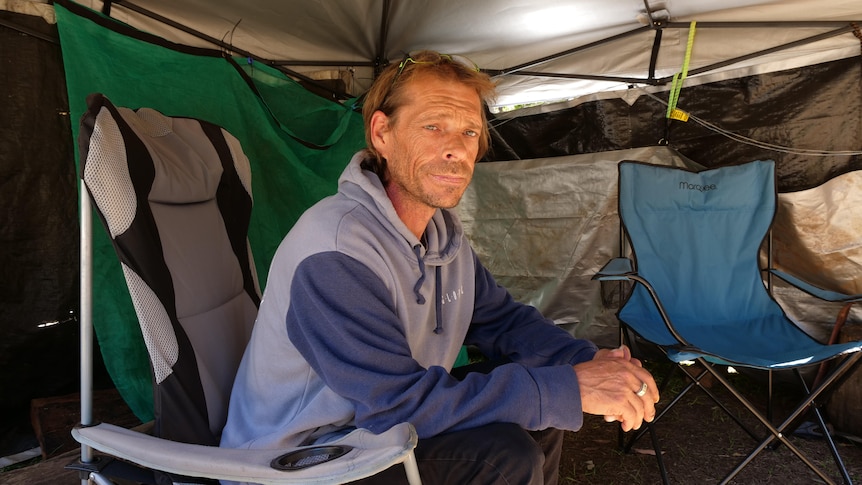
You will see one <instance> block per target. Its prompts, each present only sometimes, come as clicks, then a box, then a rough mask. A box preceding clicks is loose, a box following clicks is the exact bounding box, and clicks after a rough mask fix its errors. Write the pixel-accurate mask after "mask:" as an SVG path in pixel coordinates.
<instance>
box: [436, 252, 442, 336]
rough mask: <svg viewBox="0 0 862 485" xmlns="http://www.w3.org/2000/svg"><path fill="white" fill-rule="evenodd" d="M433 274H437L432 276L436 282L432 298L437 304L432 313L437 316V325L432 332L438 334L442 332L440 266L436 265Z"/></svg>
mask: <svg viewBox="0 0 862 485" xmlns="http://www.w3.org/2000/svg"><path fill="white" fill-rule="evenodd" d="M434 274H435V276H437V277H436V278H434V279H435V280H436V281H437V284H436V285H435V286H436V288H435V290H436V293H434V300H435V301H436V302H437V306H436V307H435V308H434V314H435V315H436V317H437V326H436V327H434V333H436V334H437V335H440V334H441V333H443V299H442V298H440V293H441V290H440V285H441V284H442V283H441V282H440V280H441V278H440V266H437V268H436V272H435V273H434Z"/></svg>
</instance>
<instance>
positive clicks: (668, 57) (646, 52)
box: [0, 0, 862, 106]
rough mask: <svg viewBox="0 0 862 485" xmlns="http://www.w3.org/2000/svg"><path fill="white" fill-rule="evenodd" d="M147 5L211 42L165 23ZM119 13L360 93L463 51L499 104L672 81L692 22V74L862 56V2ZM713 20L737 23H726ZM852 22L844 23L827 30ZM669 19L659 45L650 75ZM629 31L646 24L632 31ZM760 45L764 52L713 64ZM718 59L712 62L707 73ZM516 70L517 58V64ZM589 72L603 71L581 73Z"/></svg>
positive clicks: (578, 1) (213, 8) (164, 32)
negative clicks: (428, 55)
mask: <svg viewBox="0 0 862 485" xmlns="http://www.w3.org/2000/svg"><path fill="white" fill-rule="evenodd" d="M0 1H2V0H0ZM5 1H6V2H7V3H9V4H12V3H16V2H14V1H13V0H5ZM20 1H21V0H19V2H20ZM81 3H82V4H84V5H86V6H88V7H91V8H93V9H97V10H101V9H102V7H103V2H102V1H100V0H82V1H81ZM386 6H388V7H389V9H388V11H386V10H385V8H386ZM647 6H649V12H647ZM138 7H140V8H138ZM141 9H144V10H146V11H148V12H152V13H153V14H155V16H157V17H161V18H163V19H167V20H168V22H173V23H175V25H176V26H185V27H187V28H189V29H191V30H193V31H196V32H199V33H201V34H203V35H204V36H208V37H209V40H204V39H201V38H200V37H195V36H193V35H191V34H189V33H187V32H183V31H181V30H179V29H178V28H177V27H174V26H170V25H168V23H165V22H164V21H162V20H155V19H153V18H151V17H152V16H147V15H145V14H144V13H141ZM110 15H111V16H112V17H114V18H117V19H119V20H121V21H123V22H126V23H128V24H130V25H132V26H133V27H136V28H139V29H141V30H144V31H148V32H151V33H154V34H156V35H159V36H162V37H164V38H166V39H168V40H171V41H175V42H178V43H182V44H188V45H195V46H202V47H210V48H212V47H216V46H217V44H219V43H223V45H222V46H221V48H224V49H226V50H229V47H225V46H232V47H233V49H234V50H233V52H232V53H240V54H243V55H245V54H250V55H252V56H253V57H254V58H256V59H258V60H261V61H264V62H265V61H267V60H268V61H276V62H281V61H283V62H284V63H285V67H286V68H288V69H290V70H292V71H294V72H296V73H300V74H302V75H306V76H309V77H311V78H315V79H333V78H341V79H343V80H345V81H346V83H347V90H348V91H349V93H350V94H352V95H358V94H360V93H361V92H363V91H364V90H365V89H366V88H367V87H368V85H369V83H370V81H371V79H372V78H373V69H372V67H371V66H373V65H374V64H375V63H385V62H387V61H395V62H397V60H398V59H400V58H401V57H402V56H403V55H404V53H405V52H411V51H415V50H418V49H422V48H430V49H434V50H438V51H441V52H447V53H453V54H461V55H465V56H467V57H469V58H471V59H473V60H474V61H475V62H476V63H477V64H478V65H479V66H480V67H481V68H482V69H487V70H490V71H505V72H507V74H503V75H500V76H499V77H498V81H499V86H500V89H499V92H500V95H499V97H498V99H497V100H496V102H495V103H494V104H495V106H508V105H516V104H528V103H537V102H550V101H559V100H563V99H573V98H578V97H581V96H586V95H594V94H595V93H608V92H615V93H614V94H612V95H613V96H618V95H621V94H620V93H619V91H620V90H622V91H623V92H625V89H626V88H627V87H628V86H630V85H634V86H648V85H650V84H654V83H653V82H652V81H650V79H663V78H664V79H665V80H666V79H667V78H668V77H671V76H672V75H673V74H674V73H675V72H678V71H680V70H681V68H682V66H683V60H684V58H685V52H686V45H687V40H688V36H689V22H691V21H697V22H698V24H697V25H698V26H697V28H696V34H695V36H694V43H693V46H692V53H691V59H690V64H689V66H688V69H689V77H688V80H687V81H686V83H687V85H690V84H693V83H699V82H705V81H714V80H717V79H722V78H729V77H739V76H744V75H751V74H756V73H763V72H768V71H775V70H781V69H788V68H792V67H798V66H802V65H808V64H814V63H819V62H825V61H828V60H835V59H840V58H844V57H849V56H855V55H859V53H860V40H859V39H857V38H856V37H854V35H853V32H852V29H851V28H850V27H849V26H848V25H849V21H853V20H857V21H858V20H862V2H859V1H858V0H830V1H829V2H824V1H822V0H781V1H776V0H723V1H720V2H717V1H714V0H684V1H683V0H676V1H674V0H668V1H662V2H657V1H655V0H565V1H564V0H468V1H464V0H389V1H387V0H326V1H314V2H311V1H306V0H252V1H249V0H221V1H219V2H207V1H202V0H132V2H127V1H119V2H114V3H112V4H111V9H110ZM716 22H722V23H724V22H734V23H736V24H733V26H727V27H717V26H716V24H715V23H716ZM759 22H791V23H789V24H780V25H779V24H771V25H763V24H760V23H759ZM824 22H833V23H824ZM739 23H744V24H739ZM650 26H653V27H662V28H661V29H659V28H650ZM841 28H843V29H844V31H843V33H841V34H838V35H835V36H830V34H826V33H828V32H835V31H836V29H841ZM638 29H640V30H639V31H638ZM658 30H661V31H662V40H661V46H660V49H659V50H658V53H657V55H656V57H655V62H654V74H652V75H650V65H651V55H652V52H653V44H654V40H655V38H656V32H657V31H658ZM631 32H636V33H634V34H632V35H626V34H627V33H631ZM822 34H826V36H827V37H826V38H825V39H823V40H820V41H817V42H813V43H804V44H802V45H798V46H795V47H793V48H787V49H780V50H777V51H775V52H770V53H764V52H762V51H764V50H768V49H773V48H776V47H777V46H781V45H785V44H787V43H790V42H795V41H799V40H801V39H806V38H810V37H812V36H817V35H822ZM615 36H620V37H619V38H615ZM609 39H613V40H612V41H608V40H609ZM594 44H597V45H595V46H593V47H589V48H588V46H591V45H594ZM561 54H565V55H561ZM749 55H753V57H752V58H751V59H746V60H738V61H736V62H730V63H729V64H728V65H721V66H716V63H723V62H725V61H728V60H732V59H738V58H739V57H740V56H749ZM543 59H549V60H547V61H542V60H543ZM710 66H712V67H711V68H709V69H708V70H707V71H706V72H703V73H700V72H699V71H698V70H699V69H701V68H707V67H710ZM513 68H519V69H516V71H517V72H511V71H512V70H513ZM526 72H533V73H545V75H524V74H525V73H526ZM555 75H556V76H555ZM559 76H575V77H574V78H565V77H559ZM590 77H593V78H598V79H584V78H590ZM606 77H614V78H619V79H618V80H613V81H609V80H607V79H606ZM638 80H643V81H641V82H638ZM660 85H661V86H662V89H667V87H668V84H667V83H660ZM607 95H608V94H604V95H603V96H607Z"/></svg>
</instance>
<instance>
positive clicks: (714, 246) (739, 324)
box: [619, 161, 786, 348]
mask: <svg viewBox="0 0 862 485" xmlns="http://www.w3.org/2000/svg"><path fill="white" fill-rule="evenodd" d="M619 175H620V181H619V183H620V187H619V199H620V200H619V204H620V206H619V209H620V218H621V221H622V224H623V226H624V228H625V230H626V232H627V234H628V237H629V240H630V241H631V244H632V251H633V254H634V258H635V262H636V267H637V271H638V273H639V274H640V275H641V276H643V277H644V278H646V279H647V280H649V282H650V283H651V284H652V285H653V287H654V289H655V291H656V293H657V294H658V296H659V298H660V299H661V301H662V303H663V304H664V306H665V309H666V310H667V312H668V315H669V317H670V320H671V321H672V322H673V324H674V326H675V328H676V329H677V330H679V331H680V333H681V334H682V335H683V337H684V338H686V339H687V340H689V342H690V343H692V344H698V345H700V344H706V345H705V346H704V347H702V348H709V345H708V343H709V342H704V341H703V339H709V338H710V336H713V335H716V334H717V333H720V332H722V331H729V332H730V331H737V332H738V331H740V330H741V329H743V328H745V325H746V322H761V321H765V320H768V321H773V322H774V321H777V320H782V319H784V318H786V317H785V315H784V313H783V311H782V310H781V308H780V307H779V306H778V304H777V303H776V302H775V301H774V300H773V299H772V297H771V296H770V295H769V293H768V292H767V290H766V288H765V286H764V284H763V279H762V276H761V272H760V266H759V263H758V258H759V249H760V246H761V244H762V242H763V240H764V238H765V236H766V234H767V233H768V230H769V227H770V224H771V223H772V220H773V217H774V214H775V208H776V188H775V187H776V185H775V174H774V162H772V161H755V162H750V163H745V164H741V165H734V166H727V167H721V168H717V169H712V170H706V171H702V172H698V173H695V172H690V171H687V170H684V169H679V168H673V167H665V166H656V165H647V164H644V163H639V162H631V161H624V162H621V163H620V164H619ZM619 316H620V319H621V320H623V321H625V322H627V323H630V324H633V325H634V326H636V328H635V329H636V330H637V331H638V333H641V335H643V336H644V337H645V338H647V339H648V340H650V341H652V342H654V343H657V344H660V345H670V344H673V343H675V342H676V340H675V339H674V338H673V336H672V335H671V334H670V333H669V332H668V331H667V330H666V328H665V326H664V325H663V324H662V323H661V318H660V316H659V314H658V312H657V310H656V309H655V305H654V304H653V303H652V300H651V298H650V296H649V294H648V293H647V291H646V289H645V288H644V287H643V286H642V285H635V287H634V289H633V291H632V294H631V295H630V297H629V299H628V300H627V301H626V303H625V305H624V306H623V308H622V309H621V310H620V313H619ZM657 322H658V323H657ZM751 325H752V326H753V325H759V324H753V323H752V324H751Z"/></svg>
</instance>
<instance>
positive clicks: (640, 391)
mask: <svg viewBox="0 0 862 485" xmlns="http://www.w3.org/2000/svg"><path fill="white" fill-rule="evenodd" d="M647 389H649V388H648V387H647V383H646V382H643V383H641V388H640V389H638V391H637V392H636V393H635V394H637V395H638V397H644V395H646V392H647Z"/></svg>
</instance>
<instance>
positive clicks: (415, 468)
mask: <svg viewBox="0 0 862 485" xmlns="http://www.w3.org/2000/svg"><path fill="white" fill-rule="evenodd" d="M404 471H405V472H407V483H409V484H410V485H422V479H421V478H420V477H419V464H418V463H416V454H414V453H413V452H412V451H411V452H410V454H409V455H407V458H406V459H405V460H404Z"/></svg>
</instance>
